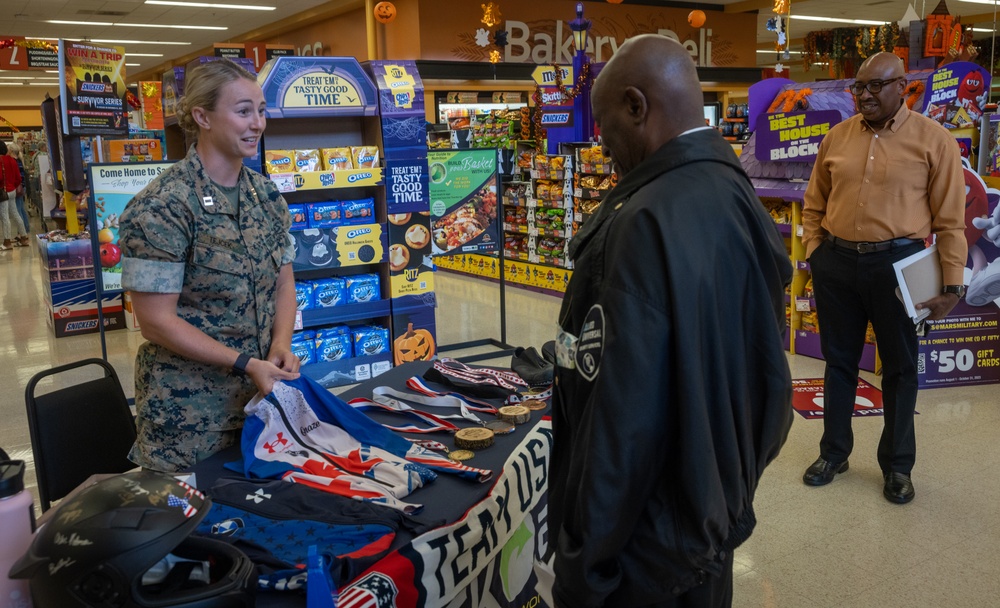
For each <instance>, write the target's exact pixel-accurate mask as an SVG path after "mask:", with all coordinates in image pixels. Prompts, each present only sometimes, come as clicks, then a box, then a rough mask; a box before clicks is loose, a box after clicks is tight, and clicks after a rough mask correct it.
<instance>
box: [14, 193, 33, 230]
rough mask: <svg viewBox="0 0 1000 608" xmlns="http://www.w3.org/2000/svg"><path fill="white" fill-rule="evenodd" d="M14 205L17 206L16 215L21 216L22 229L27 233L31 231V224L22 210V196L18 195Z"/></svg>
mask: <svg viewBox="0 0 1000 608" xmlns="http://www.w3.org/2000/svg"><path fill="white" fill-rule="evenodd" d="M14 204H15V205H16V206H17V213H18V215H20V216H21V221H22V222H24V229H25V230H26V231H28V232H30V231H31V228H30V226H31V224H29V223H28V212H27V211H25V209H24V195H23V194H22V195H20V196H18V197H16V198H15V200H14Z"/></svg>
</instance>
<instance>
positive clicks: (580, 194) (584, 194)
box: [573, 188, 610, 201]
mask: <svg viewBox="0 0 1000 608" xmlns="http://www.w3.org/2000/svg"><path fill="white" fill-rule="evenodd" d="M608 192H610V190H595V189H593V188H574V189H573V196H575V197H576V198H585V199H588V200H592V201H603V200H604V197H605V196H606V195H607V193H608Z"/></svg>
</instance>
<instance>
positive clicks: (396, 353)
mask: <svg viewBox="0 0 1000 608" xmlns="http://www.w3.org/2000/svg"><path fill="white" fill-rule="evenodd" d="M433 356H434V336H432V335H431V332H429V331H427V330H426V329H413V323H409V324H407V326H406V333H405V334H403V335H402V336H400V337H398V338H396V340H395V342H393V346H392V358H393V359H394V360H395V363H396V365H402V364H403V363H411V362H413V361H430V360H431V357H433Z"/></svg>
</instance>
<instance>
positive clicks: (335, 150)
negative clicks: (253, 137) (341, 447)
mask: <svg viewBox="0 0 1000 608" xmlns="http://www.w3.org/2000/svg"><path fill="white" fill-rule="evenodd" d="M258 81H259V82H260V83H261V87H262V88H263V90H264V97H265V100H266V101H267V117H268V128H267V131H266V132H265V134H264V137H263V150H264V152H263V169H264V172H265V173H266V174H267V175H268V176H269V177H270V178H271V180H272V181H273V182H274V183H275V184H276V185H277V186H278V189H279V190H280V191H281V192H282V194H283V196H284V197H285V200H286V201H288V204H289V210H290V212H291V214H292V221H293V224H292V230H291V234H292V238H293V241H294V245H295V259H294V261H293V264H292V268H293V270H294V272H295V286H296V299H297V303H298V307H299V312H298V314H297V315H296V330H297V331H296V333H295V335H294V339H293V350H294V351H295V352H296V354H297V355H299V357H300V358H301V359H302V361H303V366H302V373H304V374H306V375H308V376H309V377H311V378H313V379H315V380H317V381H319V382H320V383H321V384H323V385H324V386H326V387H333V386H339V385H342V384H349V383H353V382H358V381H360V380H363V379H366V378H370V377H372V376H374V375H378V373H381V372H382V371H385V370H387V369H389V368H390V367H391V361H392V354H391V350H390V349H391V338H390V336H391V333H390V325H391V314H390V310H391V304H390V301H389V297H388V294H389V288H388V283H389V269H388V241H387V228H386V193H385V188H384V184H385V181H384V179H383V167H382V157H381V146H382V139H383V138H382V132H381V125H380V121H379V117H378V93H377V91H376V88H375V85H374V83H373V82H372V80H371V79H370V78H369V76H368V75H367V74H366V73H365V72H364V71H363V70H362V68H361V66H360V65H359V64H358V63H357V61H356V60H355V59H353V58H344V57H291V56H284V57H278V58H275V59H273V60H271V61H269V62H268V63H267V64H265V65H264V67H263V68H262V69H261V72H260V74H259V76H258ZM331 91H336V92H331Z"/></svg>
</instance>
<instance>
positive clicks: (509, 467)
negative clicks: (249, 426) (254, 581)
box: [193, 362, 552, 608]
mask: <svg viewBox="0 0 1000 608" xmlns="http://www.w3.org/2000/svg"><path fill="white" fill-rule="evenodd" d="M428 367H429V364H428V363H426V362H420V363H408V364H405V365H402V366H399V367H396V368H394V369H392V370H390V371H389V372H386V373H385V374H382V375H381V376H378V377H377V378H374V379H372V380H369V381H367V382H365V383H363V384H360V385H358V386H357V387H355V388H353V389H351V390H349V391H347V392H345V393H344V394H342V395H341V398H342V399H344V400H345V401H348V400H350V399H353V398H356V397H366V398H371V395H372V389H374V388H375V387H378V386H389V387H392V388H394V389H397V390H404V391H405V390H406V389H405V384H406V380H407V379H408V378H410V377H411V376H419V375H421V374H422V373H423V372H424V371H425V370H426V369H427V368H428ZM498 405H500V404H498ZM381 416H383V415H382V414H380V413H373V414H372V415H371V417H372V418H374V419H377V420H379V421H380V422H393V423H395V424H399V420H398V419H396V418H394V417H391V416H390V417H389V418H382V417H381ZM481 417H482V418H483V419H484V420H488V419H490V418H491V417H490V416H489V415H486V414H484V415H482V416H481ZM459 426H460V427H462V426H472V425H471V424H459ZM412 437H415V438H419V439H433V440H436V441H440V442H441V443H444V444H445V445H447V446H448V447H449V449H454V440H453V438H452V437H450V436H449V435H447V434H445V433H432V434H426V435H423V436H417V435H412ZM551 447H552V425H551V421H550V419H549V418H548V410H542V411H537V412H532V419H531V421H530V422H528V423H526V424H523V425H519V426H518V427H517V428H516V429H515V431H514V432H512V433H510V434H507V435H497V437H496V442H495V443H494V445H493V446H491V447H489V448H486V449H484V450H479V451H477V452H476V456H475V457H474V458H473V459H472V460H469V461H466V464H469V465H470V466H475V467H477V468H484V469H490V470H492V471H493V478H492V479H491V480H490V481H488V482H486V483H475V482H472V481H467V480H462V479H459V478H457V477H455V476H453V475H439V476H438V477H437V479H436V480H435V481H434V482H433V483H431V484H429V485H428V486H426V487H423V488H420V489H418V490H416V491H414V492H413V493H412V494H410V495H409V496H407V498H406V500H407V501H409V502H416V503H420V504H423V505H424V510H423V512H422V513H421V517H422V518H424V519H428V518H429V519H432V520H438V521H440V522H443V523H441V524H440V525H438V526H437V527H435V528H433V529H432V530H430V531H428V532H424V533H422V534H420V535H418V536H413V535H412V534H410V533H408V532H406V531H403V530H401V531H400V533H399V534H397V535H396V537H395V539H394V540H393V542H392V544H391V546H390V549H389V552H388V554H387V555H385V556H384V557H383V558H382V559H380V560H379V561H378V562H377V563H376V564H375V565H374V566H372V567H371V568H369V569H368V570H366V571H365V572H363V573H361V574H360V575H359V576H357V577H356V578H355V579H354V580H353V581H352V583H351V584H350V585H349V586H347V587H345V588H343V589H341V590H340V597H341V604H340V605H344V606H346V605H348V602H346V599H347V598H354V600H357V601H360V600H362V599H368V601H369V602H370V603H367V604H366V603H364V602H361V603H358V604H354V603H350V605H351V606H354V605H357V606H377V607H379V608H383V607H385V608H389V607H396V608H410V607H412V608H418V607H427V608H433V607H435V606H442V607H443V606H447V607H448V608H478V607H481V606H482V607H486V606H489V607H491V608H493V607H510V608H515V607H516V608H522V607H523V606H544V603H542V602H541V600H540V598H539V596H538V594H537V592H536V591H535V584H536V580H535V575H534V573H533V570H532V564H533V561H534V559H535V558H536V556H540V555H543V554H544V553H545V551H546V548H547V544H548V532H547V527H546V519H547V508H546V505H547V493H548V463H549V452H550V449H551ZM238 458H239V449H238V448H231V449H230V450H227V451H225V452H222V453H220V454H217V455H215V456H213V457H212V458H210V459H208V460H205V461H203V462H201V463H199V464H198V465H197V466H195V467H194V468H193V472H194V473H195V474H196V477H197V485H198V487H199V489H201V490H203V491H206V492H208V493H209V494H211V488H212V485H213V484H214V483H215V482H216V480H217V479H219V478H220V477H232V476H233V473H232V472H231V471H229V470H226V469H224V468H223V465H224V464H225V463H227V462H232V461H233V460H237V459H238ZM319 549H320V550H321V551H322V547H319ZM257 605H258V606H304V605H305V596H304V595H294V594H291V593H277V592H276V593H261V594H260V596H259V598H258V603H257Z"/></svg>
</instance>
